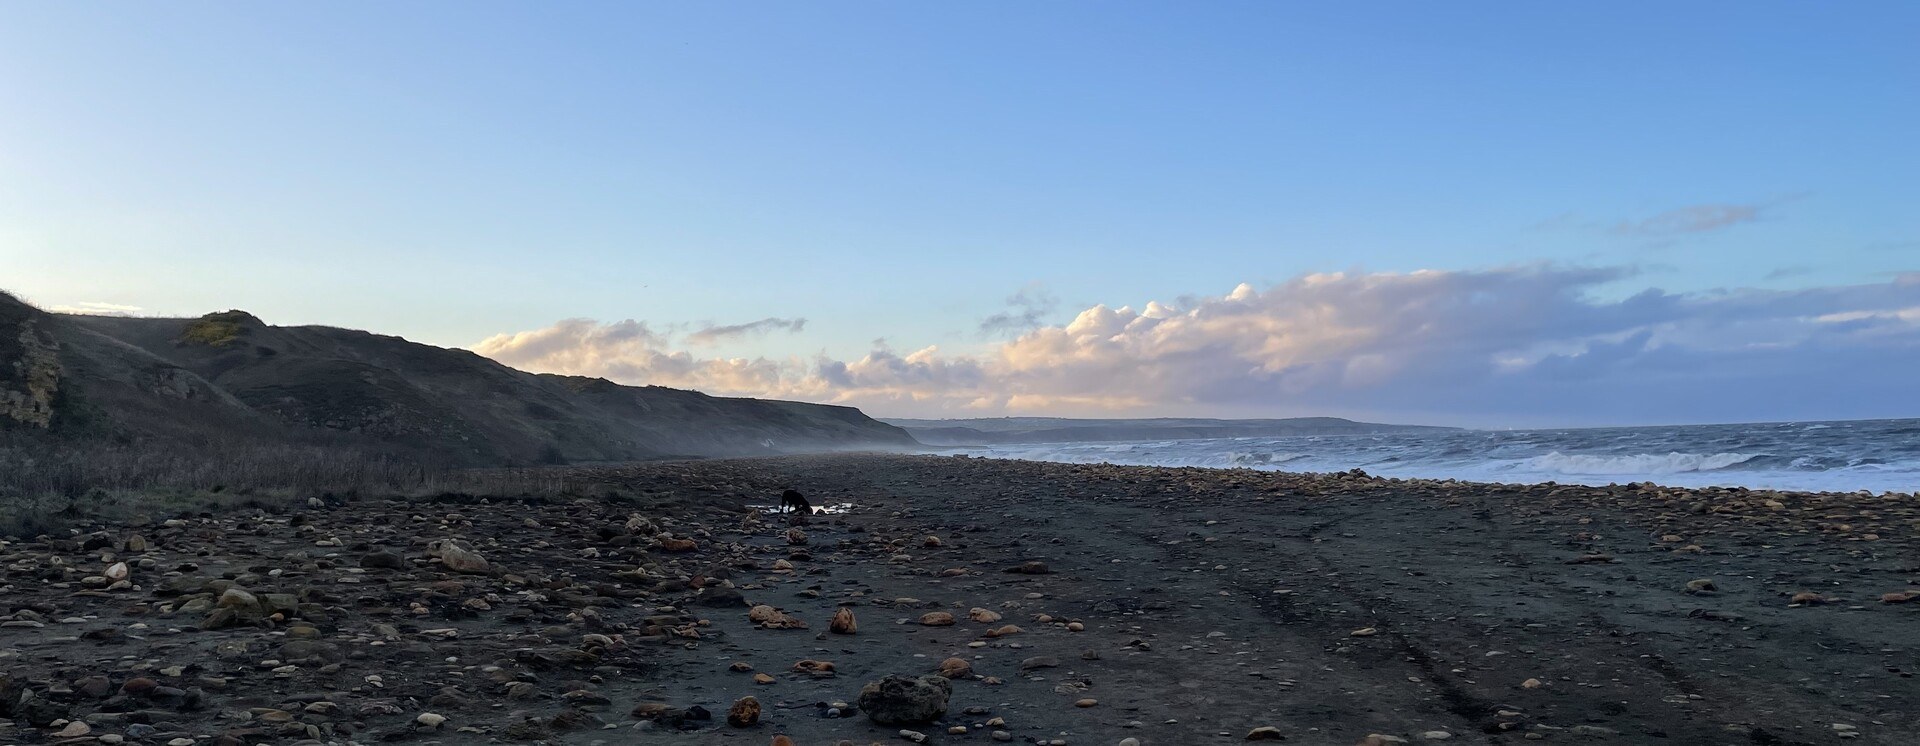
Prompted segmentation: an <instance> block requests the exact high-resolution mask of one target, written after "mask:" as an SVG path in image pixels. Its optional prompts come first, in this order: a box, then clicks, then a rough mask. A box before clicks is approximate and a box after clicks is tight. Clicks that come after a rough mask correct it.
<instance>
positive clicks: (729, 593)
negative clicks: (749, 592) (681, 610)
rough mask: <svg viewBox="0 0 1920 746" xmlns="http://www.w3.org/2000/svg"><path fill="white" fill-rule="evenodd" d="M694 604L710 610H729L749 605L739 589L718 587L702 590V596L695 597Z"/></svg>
mask: <svg viewBox="0 0 1920 746" xmlns="http://www.w3.org/2000/svg"><path fill="white" fill-rule="evenodd" d="M693 602H694V603H695V604H697V605H700V606H705V607H707V608H710V609H727V608H733V607H735V606H746V605H747V599H746V597H745V596H742V595H740V591H739V590H738V589H736V588H728V587H725V586H718V585H710V586H707V587H705V588H701V589H700V595H698V596H694V597H693Z"/></svg>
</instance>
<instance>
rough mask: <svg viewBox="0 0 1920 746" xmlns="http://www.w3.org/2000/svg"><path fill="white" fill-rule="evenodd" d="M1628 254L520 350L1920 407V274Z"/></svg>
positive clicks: (1560, 410)
mask: <svg viewBox="0 0 1920 746" xmlns="http://www.w3.org/2000/svg"><path fill="white" fill-rule="evenodd" d="M1634 278H1635V275H1634V274H1633V272H1632V271H1631V270H1627V269H1622V268H1604V267H1603V268H1579V267H1554V266H1524V267H1508V268H1499V269H1489V270H1476V271H1437V270H1428V271H1420V272H1411V273H1335V274H1313V275H1303V276H1300V277H1296V278H1294V279H1292V280H1288V281H1286V282H1282V283H1279V284H1277V285H1272V286H1269V287H1265V288H1257V287H1254V286H1252V285H1247V284H1242V285H1240V286H1238V287H1235V288H1234V289H1233V290H1232V291H1230V292H1228V293H1226V294H1224V295H1217V296H1207V297H1198V298H1185V299H1181V300H1178V301H1175V302H1171V303H1159V302H1148V303H1146V304H1145V305H1143V306H1141V307H1139V308H1137V309H1136V308H1134V307H1132V306H1119V307H1110V306H1107V305H1104V304H1102V305H1095V306H1092V307H1090V308H1086V309H1084V310H1082V311H1081V312H1080V313H1079V314H1077V315H1076V316H1075V317H1074V318H1073V319H1072V320H1071V321H1070V322H1067V323H1065V324H1055V325H1041V326H1038V327H1035V328H1032V329H1030V330H1029V331H1027V332H1025V333H1024V334H1021V335H1019V336H1018V337H1017V338H1015V339H1012V340H1008V341H1006V342H1004V343H1001V344H998V345H996V346H994V347H992V348H991V349H989V350H987V351H985V352H982V353H979V354H973V355H953V354H947V353H945V352H943V351H942V350H940V349H939V348H936V347H924V348H921V349H918V350H915V351H913V352H911V353H907V354H904V355H903V354H899V353H896V352H894V351H892V350H891V349H889V348H886V347H884V346H877V347H876V348H875V349H874V350H873V351H871V352H869V353H868V354H867V355H865V356H863V357H861V358H860V359H858V360H852V361H842V360H834V359H828V358H818V359H813V360H800V359H787V360H768V359H764V358H753V359H739V358H736V359H719V358H701V357H696V356H692V355H689V354H688V353H686V352H683V351H674V350H671V349H669V348H668V346H667V340H665V339H663V338H661V337H659V336H658V335H653V334H651V333H650V332H648V331H647V329H646V327H645V325H644V324H639V323H638V322H633V321H626V322H619V323H617V324H608V325H601V324H595V323H593V322H589V321H584V320H578V319H576V320H570V321H563V322H561V323H560V324H556V325H555V326H553V327H549V328H547V329H542V330H536V331H532V332H522V333H519V334H513V335H500V336H497V337H494V338H492V339H489V340H487V341H485V342H482V343H481V344H480V345H478V346H476V348H475V349H476V351H479V352H481V353H482V354H487V355H490V356H493V357H496V358H498V359H500V360H502V361H503V362H507V363H508V364H511V365H518V366H522V367H529V368H532V369H539V370H554V371H556V372H570V373H582V374H589V375H602V376H606V377H608V378H612V379H614V380H618V381H622V382H626V383H657V384H663V385H671V386H682V387H690V388H699V389H703V390H709V391H713V392H715V393H725V394H732V395H756V396H773V397H779V398H795V399H803V400H809V401H822V402H834V403H842V404H852V405H856V406H862V407H865V408H867V409H868V410H869V411H870V412H871V413H874V414H880V415H900V416H906V415H935V416H937V415H992V414H1064V415H1094V414H1127V415H1176V414H1191V415H1210V416H1239V417H1254V416H1287V415H1308V414H1346V415H1349V416H1356V415H1367V416H1375V417H1382V418H1388V419H1398V420H1403V421H1433V422H1452V423H1468V424H1482V423H1484V424H1528V423H1555V424H1566V423H1574V424H1580V423H1585V424H1607V423H1623V422H1680V421H1723V420H1728V419H1745V420H1751V419H1806V418H1817V417H1834V418H1840V417H1871V416H1897V415H1907V416H1912V415H1920V394H1916V393H1915V392H1914V390H1913V389H1912V387H1911V385H1910V384H1909V383H1908V382H1907V379H1908V378H1909V377H1910V376H1911V371H1912V370H1914V369H1916V366H1920V281H1907V279H1906V277H1905V276H1903V277H1902V278H1896V279H1894V280H1891V281H1889V282H1885V283H1879V284H1868V285H1854V286H1835V287H1821V288H1811V289H1803V290H1795V291H1775V290H1754V289H1744V290H1726V291H1717V292H1711V293H1691V294H1676V293H1668V292H1664V291H1662V290H1659V289H1652V288H1648V289H1642V290H1639V291H1638V292H1623V288H1626V287H1627V286H1629V285H1630V283H1631V282H1632V281H1633V280H1634Z"/></svg>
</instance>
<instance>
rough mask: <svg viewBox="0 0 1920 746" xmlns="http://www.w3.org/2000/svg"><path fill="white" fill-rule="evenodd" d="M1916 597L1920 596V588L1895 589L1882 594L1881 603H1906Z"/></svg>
mask: <svg viewBox="0 0 1920 746" xmlns="http://www.w3.org/2000/svg"><path fill="white" fill-rule="evenodd" d="M1916 598H1920V590H1904V591H1894V592H1892V593H1882V594H1880V603H1883V604H1904V603H1907V602H1908V601H1912V600H1914V599H1916Z"/></svg>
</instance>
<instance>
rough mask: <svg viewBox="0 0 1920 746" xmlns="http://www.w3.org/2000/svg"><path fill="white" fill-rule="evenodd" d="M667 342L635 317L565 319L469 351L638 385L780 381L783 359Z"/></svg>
mask: <svg viewBox="0 0 1920 746" xmlns="http://www.w3.org/2000/svg"><path fill="white" fill-rule="evenodd" d="M670 341H671V340H670V338H668V337H667V336H665V335H663V334H660V333H657V332H655V331H653V330H652V329H651V328H649V327H648V326H647V325H646V324H645V323H643V322H639V321H634V320H633V319H627V320H625V321H617V322H613V323H609V324H603V323H600V322H597V321H593V320H591V319H566V320H563V321H561V322H559V323H556V324H554V325H553V326H549V327H546V328H544V329H536V330H533V331H526V332H517V333H513V334H498V335H495V336H492V337H489V338H487V339H485V340H482V341H481V342H480V343H479V344H476V345H474V346H473V351H474V352H477V353H479V354H481V355H485V356H487V357H490V358H493V359H495V360H498V361H500V362H502V363H505V364H507V365H510V366H513V367H516V368H521V369H523V370H531V371H537V372H542V373H561V374H565V375H581V376H596V377H602V378H608V379H612V380H615V381H620V382H623V383H631V384H636V385H641V384H644V385H657V386H672V387H676V388H692V389H700V390H703V391H709V392H712V393H718V394H750V393H765V392H768V391H772V390H775V389H778V388H779V387H780V385H781V379H782V376H783V375H784V373H783V370H782V364H781V363H777V362H774V361H770V360H767V359H764V358H701V357H695V356H693V355H692V354H691V353H688V352H686V351H682V350H673V349H670V348H669V343H670Z"/></svg>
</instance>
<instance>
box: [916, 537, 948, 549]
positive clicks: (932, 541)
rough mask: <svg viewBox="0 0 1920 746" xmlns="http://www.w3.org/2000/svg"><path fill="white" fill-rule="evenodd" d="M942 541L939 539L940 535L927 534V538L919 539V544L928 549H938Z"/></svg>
mask: <svg viewBox="0 0 1920 746" xmlns="http://www.w3.org/2000/svg"><path fill="white" fill-rule="evenodd" d="M942 543H944V542H941V541H940V537H938V536H928V537H927V538H925V539H922V540H921V541H920V546H923V547H926V548H928V549H938V548H939V547H940V545H941V544H942Z"/></svg>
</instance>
